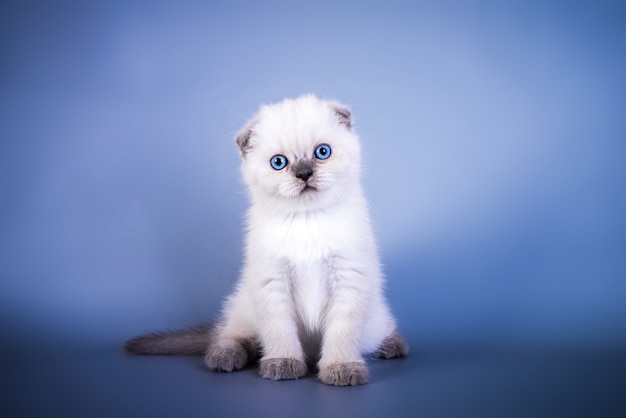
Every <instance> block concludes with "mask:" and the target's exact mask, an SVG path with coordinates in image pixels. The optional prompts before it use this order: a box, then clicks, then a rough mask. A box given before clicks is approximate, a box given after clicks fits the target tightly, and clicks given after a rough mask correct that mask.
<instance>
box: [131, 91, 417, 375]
mask: <svg viewBox="0 0 626 418" xmlns="http://www.w3.org/2000/svg"><path fill="white" fill-rule="evenodd" d="M236 142H237V145H238V147H239V152H240V154H241V157H242V166H241V168H242V172H243V177H244V179H245V182H246V184H247V186H248V188H249V192H250V198H251V201H252V205H251V207H250V210H249V212H248V223H247V234H246V253H245V265H244V267H243V271H242V275H241V278H240V280H239V282H238V283H237V286H236V290H235V292H234V293H233V294H232V295H231V296H230V297H229V298H228V299H227V301H226V303H225V306H224V310H223V315H222V319H221V320H220V321H219V322H218V324H217V325H215V326H212V327H204V328H193V329H189V330H183V331H174V332H164V333H154V334H149V335H146V336H141V337H136V338H134V339H132V340H130V341H128V342H127V343H126V346H125V349H126V350H127V351H128V352H130V353H134V354H206V357H205V362H206V364H207V366H208V367H209V368H210V369H212V370H215V371H218V372H231V371H233V370H238V369H241V368H243V367H244V366H245V365H246V364H247V363H248V362H249V361H250V360H251V359H255V358H256V356H257V354H259V355H261V359H260V374H261V376H262V377H264V378H267V379H273V380H282V379H296V378H298V377H301V376H304V375H305V374H306V372H307V361H308V362H309V364H311V365H312V366H313V365H314V364H316V365H317V369H318V377H319V379H320V380H321V381H322V382H324V383H326V384H329V385H336V386H346V385H359V384H363V383H365V382H367V380H368V371H367V368H366V364H365V361H364V357H363V356H364V355H368V354H369V355H372V356H374V357H378V358H394V357H403V356H405V355H406V353H407V351H408V346H407V344H406V342H405V341H404V339H403V338H402V337H401V336H400V334H398V332H397V331H396V324H395V320H394V318H393V316H392V315H391V313H390V311H389V308H388V305H387V303H386V301H385V299H384V297H383V280H384V279H383V275H382V272H381V267H380V264H379V259H378V252H377V249H376V243H375V239H374V235H373V231H372V227H371V222H370V218H369V215H368V208H367V204H366V200H365V198H364V196H363V191H362V188H361V184H360V146H359V140H358V137H357V135H356V134H355V133H354V131H353V129H352V120H351V115H350V111H349V110H348V109H347V108H346V107H345V106H343V105H341V104H339V103H335V102H327V101H322V100H319V99H317V98H316V97H314V96H310V95H309V96H303V97H300V98H297V99H295V100H284V101H283V102H280V103H277V104H273V105H269V106H263V107H262V108H261V109H260V111H259V112H258V114H257V115H256V116H255V117H254V118H253V119H252V120H251V121H250V122H248V123H247V124H246V125H245V127H244V128H243V130H242V131H241V132H240V133H239V134H238V135H237V138H236Z"/></svg>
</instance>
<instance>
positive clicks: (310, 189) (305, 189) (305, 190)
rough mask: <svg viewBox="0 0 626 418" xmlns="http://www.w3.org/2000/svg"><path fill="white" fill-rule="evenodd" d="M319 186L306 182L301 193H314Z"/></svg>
mask: <svg viewBox="0 0 626 418" xmlns="http://www.w3.org/2000/svg"><path fill="white" fill-rule="evenodd" d="M316 191H317V188H316V187H313V186H311V185H310V184H305V185H304V187H303V188H302V190H300V194H307V193H313V192H316Z"/></svg>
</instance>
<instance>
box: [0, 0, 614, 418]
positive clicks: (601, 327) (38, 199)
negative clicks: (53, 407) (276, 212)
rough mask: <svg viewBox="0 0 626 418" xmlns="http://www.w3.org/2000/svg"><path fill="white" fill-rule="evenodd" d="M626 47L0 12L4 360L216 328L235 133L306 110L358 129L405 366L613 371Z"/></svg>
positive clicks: (289, 22) (580, 8) (592, 40)
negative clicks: (605, 357) (602, 363)
mask: <svg viewBox="0 0 626 418" xmlns="http://www.w3.org/2000/svg"><path fill="white" fill-rule="evenodd" d="M625 41H626V7H625V6H624V4H623V3H621V2H618V1H615V2H611V1H603V2H599V1H595V2H565V1H548V2H546V1H524V2H522V1H520V2H497V1H477V2H454V1H440V2H409V1H406V2H402V1H386V2H384V3H383V2H378V3H377V2H348V1H346V2H341V1H337V2H324V1H322V2H310V3H306V4H305V3H297V4H296V3H293V4H292V3H291V2H282V1H272V2H243V1H241V2H237V1H234V2H204V3H203V2H197V3H193V2H191V3H190V2H171V3H168V2H148V1H128V2H122V1H109V2H105V1H102V2H100V1H94V2H78V1H76V2H74V1H61V2H36V1H21V2H18V1H9V2H3V3H2V5H1V6H0V279H1V281H0V295H1V301H2V302H1V303H0V327H1V329H0V331H1V336H0V338H1V343H2V345H3V347H4V348H7V347H13V348H14V349H15V350H16V351H17V352H19V351H20V350H23V349H24V350H25V349H27V347H30V348H33V347H36V348H37V349H38V350H40V352H39V353H38V354H37V355H42V352H43V353H45V352H47V351H54V350H59V352H61V353H63V352H64V351H63V350H65V349H68V350H69V347H72V349H74V350H75V349H76V347H86V348H89V349H92V350H93V349H95V350H98V349H99V347H100V348H102V347H109V348H111V347H113V348H114V349H115V350H116V349H117V347H118V346H119V345H120V344H121V343H122V342H123V340H124V339H126V338H128V337H130V336H133V335H135V334H137V333H141V332H145V331H149V330H155V329H163V328H175V327H181V326H187V325H193V324H197V323H199V322H205V321H209V320H213V319H215V318H216V317H217V315H218V313H219V309H220V305H221V301H222V300H223V298H224V297H225V296H226V295H227V294H228V292H230V291H231V290H232V287H233V283H234V281H235V279H236V277H237V275H238V271H239V267H240V263H241V259H242V248H241V246H242V244H241V241H242V235H243V234H242V232H243V231H242V220H243V217H244V214H245V210H246V206H247V199H246V192H245V188H244V186H243V183H242V181H241V180H240V175H239V156H238V153H237V150H236V147H235V145H234V140H233V138H234V135H235V133H236V132H237V130H238V129H239V128H240V127H241V126H242V125H243V124H244V123H245V122H246V121H247V119H248V118H249V117H250V116H252V115H253V114H254V112H255V111H256V109H257V108H258V106H259V105H261V104H263V103H271V102H274V101H278V100H281V99H282V98H284V97H294V96H298V95H300V94H304V93H315V94H317V95H318V96H320V97H322V98H328V99H336V100H339V101H341V102H343V103H345V104H347V105H349V106H350V107H351V109H352V111H353V116H354V120H355V126H356V130H357V132H358V133H359V135H360V137H361V140H362V143H363V148H364V160H365V161H364V165H365V177H364V185H365V189H366V192H367V195H368V197H369V200H370V201H371V206H372V216H373V220H374V225H375V229H376V231H377V235H378V238H379V246H380V249H381V253H382V257H383V263H384V264H385V266H386V268H385V269H386V272H387V275H388V279H389V280H388V286H387V294H388V298H389V300H390V303H391V305H392V307H393V310H394V312H395V313H396V315H397V317H398V321H399V324H400V328H401V330H402V332H403V333H404V334H405V335H406V337H407V339H408V340H409V343H410V344H411V346H412V349H413V356H412V357H410V358H414V359H415V358H417V359H419V358H420V357H419V356H420V354H419V353H420V350H421V351H422V352H424V353H429V352H430V353H438V352H446V350H449V349H453V348H455V347H473V348H474V349H475V348H476V347H481V348H485V347H489V348H490V349H496V348H502V349H504V350H507V349H511V348H512V347H516V349H517V348H519V347H526V348H529V349H533V350H536V349H537V348H539V349H540V350H551V349H554V348H555V347H556V348H557V351H559V350H562V351H560V352H563V351H570V352H578V351H577V350H579V351H580V350H583V351H584V350H595V349H601V350H609V351H611V352H617V353H620V355H619V356H617V357H618V358H619V359H623V357H622V356H621V353H623V350H624V348H625V347H626V331H625V330H626V303H625V296H626V282H625V279H626V257H625V256H626V251H625V250H626V217H625V216H624V213H626V193H625V190H624V180H625V174H626V173H625V171H626V170H625V164H624V161H625V157H626V155H625V152H624V151H626V117H625V113H624V111H625V109H626V82H625V77H624V74H626V53H625V51H626V49H625V47H626V42H625ZM7 349H8V348H7ZM429 350H430V351H429ZM460 351H463V350H460ZM585 352H586V351H585ZM116 355H117V354H116ZM59 356H60V357H59V358H66V360H65V363H63V364H64V366H63V367H65V365H71V364H73V363H72V360H70V359H67V357H63V355H62V354H59ZM96 357H97V356H96ZM435 357H437V356H436V355H435ZM600 357H602V356H600ZM116 358H117V357H116ZM424 358H428V356H427V355H426V356H425V357H424ZM437 358H438V357H437ZM460 358H463V356H462V355H461V356H460ZM118 360H119V361H120V362H121V361H124V362H129V361H132V360H131V359H126V358H122V357H119V358H118ZM59 361H60V360H59ZM94 361H97V360H94ZM111 361H113V360H111ZM142 361H143V360H142ZM154 361H161V360H154ZM171 361H180V360H171ZM198 361H200V360H198ZM407 361H410V360H409V359H407ZM417 361H421V360H417ZM441 361H442V362H443V363H446V361H445V360H441ZM577 362H578V361H577ZM66 363H67V364H66ZM452 363H454V362H452ZM583 363H584V362H583ZM16 364H21V363H16ZM24 364H26V360H25V363H24ZM59 364H61V363H59ZM129 364H132V363H129ZM158 364H161V363H158ZM194 364H195V363H194ZM395 364H398V363H395ZM410 364H414V363H410ZM420 364H422V363H415V365H416V366H415V368H414V370H413V371H414V373H415V374H416V375H419V374H420V372H421V370H420ZM472 364H473V363H472ZM494 364H495V363H494ZM59 367H60V366H59ZM68 367H71V366H68ZM102 367H104V366H102ZM128 367H130V368H132V367H133V366H132V365H129V366H128ZM154 367H156V366H154ZM163 367H164V366H163ZM182 367H183V368H184V367H185V366H182ZM376 367H378V368H380V369H381V370H383V369H384V367H386V366H385V365H384V364H381V365H377V366H376ZM389 367H396V368H398V370H399V367H400V366H389ZM450 367H453V366H450ZM477 367H478V366H477ZM494 367H495V366H494ZM146 369H148V368H147V367H146ZM488 369H489V367H487V368H486V369H485V370H488ZM28 370H30V369H28ZM123 370H125V369H124V368H123V367H121V366H120V373H124V372H123ZM198 370H199V368H198ZM198 370H195V369H194V371H198ZM394 370H395V369H394ZM477 370H483V369H481V368H480V367H478V368H477ZM34 373H35V372H34V371H33V376H34ZM51 373H55V372H51ZM381 373H382V372H381ZM387 373H390V372H387ZM468 373H470V372H468ZM477 373H478V374H480V372H477ZM519 373H521V372H520V371H519V370H517V371H514V370H513V371H511V373H510V374H508V375H505V376H509V377H515V376H518V375H519ZM555 373H556V372H555ZM249 374H254V372H252V371H251V372H250V373H249ZM557 374H558V373H557ZM461 375H462V376H468V385H470V386H471V384H470V383H469V381H470V380H471V379H469V376H471V373H470V374H467V375H465V374H462V373H461ZM10 376H11V378H14V377H15V378H16V376H22V378H23V382H27V381H28V379H29V377H28V376H30V375H29V374H28V373H26V372H25V371H24V369H21V370H19V368H18V367H16V368H15V370H14V374H11V375H10ZM202 376H203V377H204V378H206V377H205V376H204V375H202ZM219 377H221V376H219ZM229 378H230V377H229ZM255 378H256V376H255ZM136 379H137V380H139V379H140V378H139V377H136ZM207 379H208V378H207ZM388 379H389V381H390V383H389V384H393V383H392V382H393V381H394V377H393V374H392V373H390V374H389V377H388ZM406 379H408V381H409V382H410V379H411V377H406ZM503 379H504V380H506V378H504V377H503ZM258 380H260V379H258ZM373 380H376V376H374V377H373ZM218 381H219V380H218ZM455 381H458V380H455ZM603 381H606V382H610V384H609V383H607V387H611V388H616V387H618V386H616V384H615V382H614V381H612V380H603ZM313 382H314V381H313V380H312V384H313ZM267 383H269V384H271V383H272V382H262V383H259V384H267ZM620 383H623V380H622V381H621V382H620ZM240 384H244V383H240ZM251 384H252V383H251ZM254 384H257V383H254ZM409 384H410V383H409ZM24 385H25V386H24V387H26V383H24ZM16 387H21V386H19V385H17V386H16ZM315 387H317V386H315ZM468 387H469V386H468ZM623 387H624V386H621V388H623ZM15 390H16V391H18V392H19V390H18V389H15ZM32 390H35V389H32ZM316 390H322V389H316ZM389 390H390V393H394V392H393V389H389ZM446 390H450V389H449V388H447V387H445V385H443V386H442V391H443V392H445V391H446ZM523 390H524V389H523V388H522V389H521V391H522V392H523ZM443 392H442V393H443ZM129 396H131V397H132V394H131V395H129ZM146 396H148V395H146ZM150 396H153V395H150ZM278 396H279V395H278ZM333 396H334V395H333ZM17 399H21V398H19V396H18V397H17ZM511 399H516V398H515V395H511ZM12 402H18V401H15V400H13V401H12ZM20 402H21V401H20ZM24 402H26V401H24ZM18 404H19V402H18ZM57 404H59V405H60V404H63V402H62V401H58V402H57ZM9 405H10V406H11V405H12V406H11V407H16V406H15V405H17V404H9ZM19 405H21V407H24V405H23V404H19ZM503 405H505V404H503ZM57 406H58V405H57ZM496 406H497V405H496ZM33 411H34V410H33ZM73 411H74V412H76V411H80V412H81V413H84V410H82V409H80V408H79V409H76V410H73ZM124 411H126V410H124ZM485 411H487V409H486V410H485ZM126 412H127V411H126ZM509 412H510V411H509ZM24 413H25V412H24ZM65 413H66V415H67V414H68V411H65ZM115 413H116V414H118V415H120V414H123V413H122V412H120V411H116V412H115ZM77 414H78V412H77ZM467 414H471V412H468V413H467ZM70 415H71V414H70ZM79 415H80V414H79ZM453 415H454V414H453ZM482 415H483V416H485V415H484V414H482ZM508 416H512V415H510V414H508Z"/></svg>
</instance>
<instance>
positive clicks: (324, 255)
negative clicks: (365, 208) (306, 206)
mask: <svg viewBox="0 0 626 418" xmlns="http://www.w3.org/2000/svg"><path fill="white" fill-rule="evenodd" d="M251 226H253V229H254V231H252V230H251V232H252V233H251V235H250V236H249V239H250V242H249V243H248V244H249V245H250V246H251V247H252V248H254V249H255V251H258V252H261V253H265V254H266V255H267V257H269V258H274V259H283V260H288V262H289V263H291V264H294V265H307V264H309V263H321V262H323V261H324V260H327V259H329V258H331V257H332V256H333V255H337V254H342V253H345V252H346V250H349V249H350V248H351V247H353V246H354V245H353V243H352V241H353V240H354V239H355V237H358V236H359V235H361V234H359V233H358V231H357V229H358V228H357V226H356V222H355V220H354V219H350V218H348V217H345V216H337V215H336V214H329V213H326V212H313V213H308V214H298V215H292V216H285V217H280V218H278V217H277V218H274V219H272V218H269V219H267V218H266V219H264V220H262V221H260V222H259V223H258V224H257V225H251Z"/></svg>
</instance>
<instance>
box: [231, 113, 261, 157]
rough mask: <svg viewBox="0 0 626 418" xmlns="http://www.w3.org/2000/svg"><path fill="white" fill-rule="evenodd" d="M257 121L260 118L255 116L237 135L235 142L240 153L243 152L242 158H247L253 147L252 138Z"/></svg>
mask: <svg viewBox="0 0 626 418" xmlns="http://www.w3.org/2000/svg"><path fill="white" fill-rule="evenodd" d="M257 123H258V119H257V118H256V117H255V118H253V119H252V120H250V121H249V122H248V123H246V124H245V125H244V127H243V128H241V130H240V131H239V133H238V134H237V136H236V137H235V142H236V143H237V146H238V147H239V153H240V154H241V157H242V158H245V156H246V154H248V152H249V151H250V150H251V149H252V144H251V143H250V138H251V137H252V132H253V128H254V125H256V124H257Z"/></svg>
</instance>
